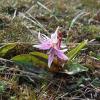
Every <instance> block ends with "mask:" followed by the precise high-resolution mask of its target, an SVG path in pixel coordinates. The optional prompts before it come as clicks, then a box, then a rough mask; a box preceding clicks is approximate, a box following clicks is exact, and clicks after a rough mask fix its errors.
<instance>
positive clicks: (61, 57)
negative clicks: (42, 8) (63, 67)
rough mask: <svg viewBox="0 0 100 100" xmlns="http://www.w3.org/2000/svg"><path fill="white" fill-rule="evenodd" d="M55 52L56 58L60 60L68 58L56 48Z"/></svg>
mask: <svg viewBox="0 0 100 100" xmlns="http://www.w3.org/2000/svg"><path fill="white" fill-rule="evenodd" d="M55 53H56V55H57V56H58V58H60V59H62V60H68V57H67V56H66V55H65V54H64V53H63V52H62V51H61V50H56V52H55Z"/></svg>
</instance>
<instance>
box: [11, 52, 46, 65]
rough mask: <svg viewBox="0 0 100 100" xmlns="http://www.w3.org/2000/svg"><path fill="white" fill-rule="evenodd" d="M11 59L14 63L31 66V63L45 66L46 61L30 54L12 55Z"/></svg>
mask: <svg viewBox="0 0 100 100" xmlns="http://www.w3.org/2000/svg"><path fill="white" fill-rule="evenodd" d="M12 60H13V61H15V62H16V63H19V64H23V65H26V66H33V65H38V66H42V67H45V66H47V62H44V61H42V60H40V59H39V58H37V57H35V56H33V55H32V54H21V55H17V56H15V57H13V58H12Z"/></svg>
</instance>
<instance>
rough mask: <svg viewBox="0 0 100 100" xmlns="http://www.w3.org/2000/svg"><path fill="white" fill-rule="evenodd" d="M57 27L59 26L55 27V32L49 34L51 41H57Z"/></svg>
mask: <svg viewBox="0 0 100 100" xmlns="http://www.w3.org/2000/svg"><path fill="white" fill-rule="evenodd" d="M58 29H59V26H58V27H57V29H56V31H55V33H53V34H51V40H52V42H53V43H57V42H58V37H57V36H58Z"/></svg>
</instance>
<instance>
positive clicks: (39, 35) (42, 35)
mask: <svg viewBox="0 0 100 100" xmlns="http://www.w3.org/2000/svg"><path fill="white" fill-rule="evenodd" d="M38 39H39V41H40V42H41V43H43V42H45V41H50V38H49V37H47V36H46V35H45V34H41V33H40V32H39V33H38Z"/></svg>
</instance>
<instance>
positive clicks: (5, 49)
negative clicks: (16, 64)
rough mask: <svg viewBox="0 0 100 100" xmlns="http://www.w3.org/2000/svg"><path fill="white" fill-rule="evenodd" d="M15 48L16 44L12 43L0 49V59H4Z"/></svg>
mask: <svg viewBox="0 0 100 100" xmlns="http://www.w3.org/2000/svg"><path fill="white" fill-rule="evenodd" d="M15 46H16V44H15V43H11V44H6V45H4V46H2V47H0V57H4V56H5V55H6V54H7V53H8V52H9V51H10V50H12V49H13V48H14V47H15Z"/></svg>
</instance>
